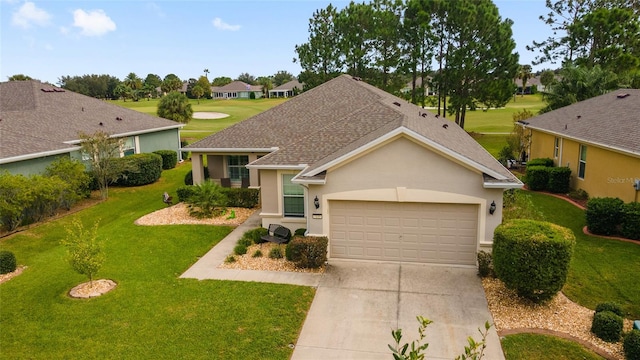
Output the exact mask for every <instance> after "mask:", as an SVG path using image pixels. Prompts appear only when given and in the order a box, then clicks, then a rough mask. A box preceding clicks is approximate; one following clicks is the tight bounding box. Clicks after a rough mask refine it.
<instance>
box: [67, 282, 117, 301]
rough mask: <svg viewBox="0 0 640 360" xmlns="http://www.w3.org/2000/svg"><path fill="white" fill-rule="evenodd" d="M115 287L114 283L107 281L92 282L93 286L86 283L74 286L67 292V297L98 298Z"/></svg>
mask: <svg viewBox="0 0 640 360" xmlns="http://www.w3.org/2000/svg"><path fill="white" fill-rule="evenodd" d="M116 285H117V284H116V282H115V281H113V280H109V279H100V280H94V281H93V285H92V283H91V282H86V283H82V284H80V285H77V286H75V287H74V288H73V289H71V290H69V296H71V297H72V298H79V299H88V298H92V297H98V296H100V295H102V294H105V293H107V292H109V291H111V290H113V289H114V288H115V287H116Z"/></svg>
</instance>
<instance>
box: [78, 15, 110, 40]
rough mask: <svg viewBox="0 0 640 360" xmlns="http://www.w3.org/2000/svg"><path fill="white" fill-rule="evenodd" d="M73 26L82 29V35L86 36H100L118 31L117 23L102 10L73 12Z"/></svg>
mask: <svg viewBox="0 0 640 360" xmlns="http://www.w3.org/2000/svg"><path fill="white" fill-rule="evenodd" d="M73 26H76V27H79V28H80V29H82V31H81V32H80V34H82V35H85V36H100V35H104V34H106V33H108V32H109V31H115V30H116V23H114V22H113V20H111V18H110V17H109V16H107V14H105V12H104V11H102V10H91V11H89V12H86V11H84V10H82V9H77V10H75V11H74V12H73Z"/></svg>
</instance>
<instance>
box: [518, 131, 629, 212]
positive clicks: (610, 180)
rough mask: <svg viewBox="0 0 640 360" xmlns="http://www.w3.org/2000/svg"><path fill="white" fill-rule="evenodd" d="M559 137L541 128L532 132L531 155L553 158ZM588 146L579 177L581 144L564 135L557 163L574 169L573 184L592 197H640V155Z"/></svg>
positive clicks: (626, 198) (572, 172) (533, 156)
mask: <svg viewBox="0 0 640 360" xmlns="http://www.w3.org/2000/svg"><path fill="white" fill-rule="evenodd" d="M554 139H555V136H554V135H552V134H546V133H542V132H539V131H533V132H532V141H531V155H532V156H531V158H536V157H550V158H552V157H553V144H554ZM586 146H587V161H586V168H585V176H584V179H580V178H578V176H577V175H578V160H579V151H580V143H579V142H577V141H575V140H571V139H564V138H560V150H561V151H560V155H559V156H558V159H557V160H556V164H557V165H558V164H559V165H561V166H568V167H569V168H570V169H571V187H572V188H573V189H583V190H585V191H586V192H587V193H589V196H590V197H618V198H620V199H622V200H623V201H624V202H632V201H638V200H640V194H638V193H637V192H636V191H635V189H634V188H633V182H634V180H635V179H640V157H633V156H630V155H627V154H623V153H619V152H616V151H612V150H609V149H605V148H602V147H598V146H595V145H589V144H586Z"/></svg>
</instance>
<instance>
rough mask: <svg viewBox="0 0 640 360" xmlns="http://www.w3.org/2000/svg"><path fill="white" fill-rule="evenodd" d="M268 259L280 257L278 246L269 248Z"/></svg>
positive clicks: (280, 252) (280, 251) (280, 250)
mask: <svg viewBox="0 0 640 360" xmlns="http://www.w3.org/2000/svg"><path fill="white" fill-rule="evenodd" d="M269 258H270V259H282V249H281V248H280V247H279V246H276V247H274V248H271V250H270V251H269Z"/></svg>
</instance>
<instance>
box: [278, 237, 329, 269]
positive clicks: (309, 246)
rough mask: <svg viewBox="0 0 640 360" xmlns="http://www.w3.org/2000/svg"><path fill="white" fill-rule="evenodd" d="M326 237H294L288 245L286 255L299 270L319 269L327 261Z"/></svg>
mask: <svg viewBox="0 0 640 360" xmlns="http://www.w3.org/2000/svg"><path fill="white" fill-rule="evenodd" d="M328 242H329V240H328V239H327V238H326V237H315V236H294V237H293V239H291V241H289V243H288V244H287V247H286V249H285V255H286V257H287V260H289V261H292V262H293V263H294V264H295V265H296V267H299V268H309V269H312V268H318V267H320V266H322V264H324V262H325V261H327V245H328Z"/></svg>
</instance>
